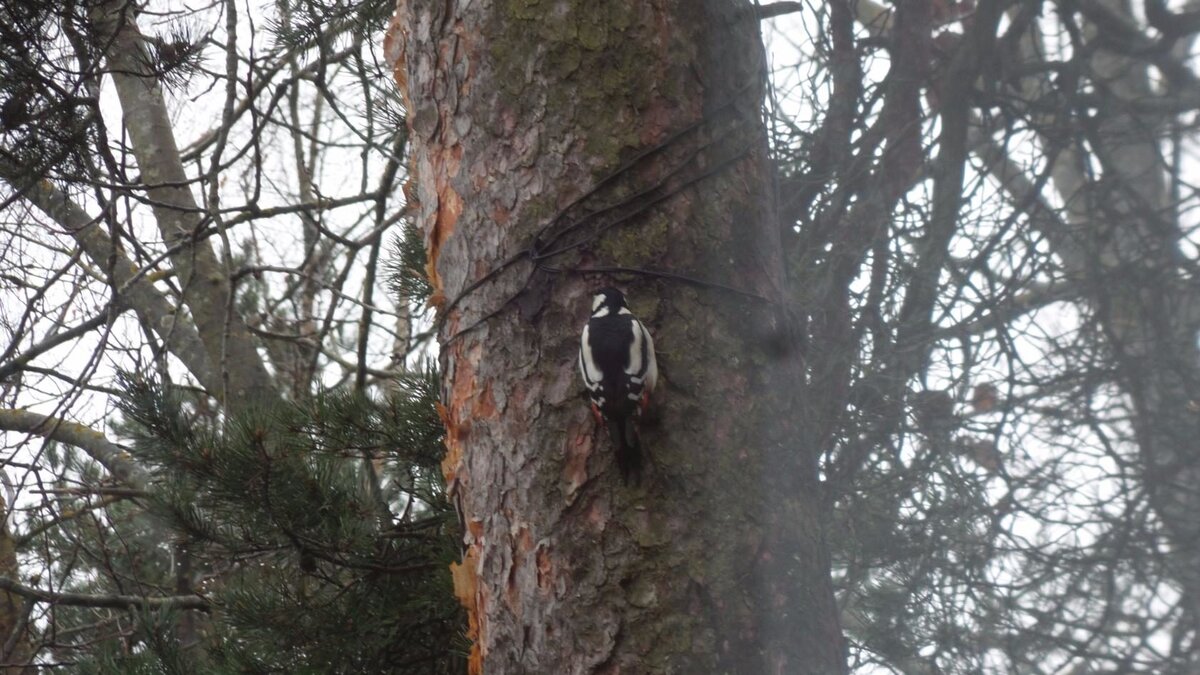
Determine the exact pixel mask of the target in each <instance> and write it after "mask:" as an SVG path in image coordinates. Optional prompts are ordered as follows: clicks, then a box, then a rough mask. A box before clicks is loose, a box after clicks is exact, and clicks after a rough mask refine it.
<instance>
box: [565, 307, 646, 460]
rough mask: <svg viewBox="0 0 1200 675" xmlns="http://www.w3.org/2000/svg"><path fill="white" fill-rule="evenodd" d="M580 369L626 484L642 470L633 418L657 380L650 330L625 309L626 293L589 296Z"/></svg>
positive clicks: (580, 351)
mask: <svg viewBox="0 0 1200 675" xmlns="http://www.w3.org/2000/svg"><path fill="white" fill-rule="evenodd" d="M579 372H580V373H582V374H583V384H584V385H585V386H586V387H587V390H588V396H589V397H590V398H591V400H592V411H593V412H594V413H595V415H596V421H597V422H599V421H600V420H601V419H603V421H605V422H606V423H607V424H608V433H609V436H611V437H612V441H613V446H614V447H615V448H616V454H617V468H618V469H620V470H621V476H622V477H623V478H624V479H625V481H626V482H629V481H630V479H631V478H634V477H636V476H637V475H638V473H639V472H640V471H641V468H642V449H641V442H640V441H639V439H638V432H637V426H636V424H635V421H636V420H637V418H638V417H640V416H641V414H642V411H643V410H645V408H646V405H647V404H648V403H649V401H650V393H651V392H652V391H654V385H656V384H658V362H657V361H656V360H655V358H654V339H653V338H651V337H650V331H648V330H646V327H645V326H644V325H642V322H641V321H638V320H637V318H636V317H635V316H634V315H633V312H630V311H629V305H627V304H625V296H624V295H622V294H621V291H618V290H617V289H615V288H602V289H600V290H598V291H596V294H595V295H594V296H592V316H591V318H589V319H588V322H587V324H585V325H584V327H583V336H582V338H581V340H580V346H579Z"/></svg>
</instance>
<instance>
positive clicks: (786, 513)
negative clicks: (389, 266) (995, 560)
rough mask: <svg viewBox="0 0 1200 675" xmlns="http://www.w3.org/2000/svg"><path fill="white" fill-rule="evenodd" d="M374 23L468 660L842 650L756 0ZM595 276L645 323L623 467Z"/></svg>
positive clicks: (424, 9) (690, 667)
mask: <svg viewBox="0 0 1200 675" xmlns="http://www.w3.org/2000/svg"><path fill="white" fill-rule="evenodd" d="M389 41H390V44H389V49H390V56H391V57H392V58H394V59H395V60H396V63H395V74H396V77H397V80H398V82H399V84H400V86H401V89H402V91H403V92H404V94H405V99H406V104H407V109H408V113H409V116H408V121H409V126H410V132H411V142H412V151H413V154H412V160H411V161H412V171H413V175H414V179H413V180H414V182H415V190H414V192H415V197H416V202H415V204H414V205H413V212H414V214H415V217H416V219H417V221H418V223H419V225H420V226H421V227H422V228H423V229H424V232H425V234H426V242H427V248H428V253H429V270H428V271H429V275H430V278H431V281H432V282H433V284H434V287H435V301H436V302H437V303H438V304H439V306H440V319H441V321H442V323H441V328H440V338H441V343H442V350H441V360H442V366H443V373H444V377H445V381H444V403H445V410H444V414H445V421H446V424H447V456H446V459H445V462H444V465H443V466H444V468H445V471H446V475H447V479H448V482H449V484H450V489H451V491H452V494H454V495H455V498H456V499H457V501H458V503H459V508H460V511H461V513H462V516H463V519H464V521H465V524H466V528H465V530H466V534H465V544H466V552H465V555H464V560H463V563H462V566H460V567H459V568H457V569H456V571H455V572H456V573H455V576H456V586H457V588H456V590H457V592H458V593H459V595H460V597H461V598H462V599H463V600H464V602H465V604H467V606H468V609H469V611H470V615H471V616H470V623H471V632H472V635H471V637H472V638H473V640H474V645H475V646H474V651H473V654H472V659H471V668H472V671H473V672H481V671H482V670H486V672H488V673H531V672H540V673H619V672H625V673H723V672H729V673H840V672H844V670H845V656H844V645H843V641H842V638H841V632H840V627H839V625H838V615H837V609H836V606H835V602H834V598H833V593H832V587H831V583H830V578H829V557H828V551H827V548H826V545H825V542H824V537H823V527H822V525H823V522H824V513H823V511H822V506H821V504H822V500H821V499H820V496H819V489H818V488H819V483H818V480H817V471H816V456H815V453H814V452H813V449H812V448H808V447H804V446H803V444H802V441H801V439H802V438H804V434H803V433H802V432H803V431H804V430H803V429H802V428H800V425H799V424H798V422H797V421H796V420H798V419H800V418H801V416H800V415H799V414H798V412H797V411H798V409H799V403H800V401H798V400H797V395H798V393H799V392H800V391H801V387H802V382H803V370H802V366H801V363H800V357H799V355H798V354H797V353H796V351H795V350H794V349H792V348H791V344H792V341H791V340H790V339H789V335H790V330H789V322H788V316H789V312H787V311H786V310H785V309H784V305H783V303H781V302H780V301H779V298H780V296H781V289H782V288H783V286H784V284H783V265H782V260H781V257H780V251H781V247H780V245H779V240H778V237H779V231H778V227H777V222H776V219H775V217H774V211H773V199H772V194H771V189H770V188H771V181H770V179H769V173H768V169H767V145H766V141H765V133H764V128H763V124H762V120H761V116H760V102H761V97H762V93H763V92H762V83H763V81H764V78H765V67H764V62H763V54H762V47H761V42H760V38H759V36H758V26H757V21H756V20H755V16H754V12H753V7H752V5H750V4H748V3H744V2H735V1H734V0H707V1H706V2H703V3H692V2H684V1H682V0H677V1H676V2H659V3H644V2H634V1H633V0H615V1H613V2H608V3H558V4H553V3H549V2H540V1H539V0H522V1H520V2H503V3H501V2H489V1H488V0H474V1H471V2H467V1H465V0H464V1H462V2H451V3H444V2H431V1H428V0H401V2H400V3H399V7H398V11H397V15H396V18H395V20H394V22H393V27H392V30H391V31H390V34H389ZM615 268H621V269H623V270H625V271H626V273H623V274H613V272H614V269H615ZM631 269H639V270H643V272H642V273H629V272H628V270H631ZM587 270H591V271H592V272H591V273H585V272H586V271H587ZM597 270H603V271H605V272H607V273H606V274H601V273H599V272H598V271H597ZM645 270H657V271H659V272H662V271H668V272H669V273H670V274H673V275H682V276H686V277H688V278H689V279H690V280H691V281H690V282H688V283H684V282H683V280H681V279H680V278H678V277H672V276H668V275H663V274H658V273H651V274H647V273H645ZM699 278H703V279H704V280H706V282H707V283H703V282H701V283H697V281H696V280H697V279H699ZM609 282H616V283H617V284H618V285H620V286H622V287H623V288H624V289H625V290H626V291H627V295H628V296H629V297H630V301H631V304H632V307H633V310H634V313H635V314H637V315H638V316H639V317H640V318H642V320H643V321H644V322H646V324H647V325H648V326H649V327H650V329H651V332H652V333H653V334H654V336H655V340H656V342H657V345H658V351H659V362H660V368H661V372H662V382H661V383H660V387H659V391H658V392H657V394H656V397H655V400H654V402H653V404H652V411H653V414H652V415H651V419H648V420H646V422H645V424H643V433H642V437H643V445H644V446H645V447H646V448H647V449H648V451H649V453H650V455H651V457H652V467H651V468H650V470H649V471H648V474H647V476H646V478H645V480H644V481H643V483H642V484H641V485H640V486H626V485H624V484H623V483H622V482H621V480H620V478H619V477H618V475H617V471H616V468H615V466H614V462H613V458H612V449H611V447H610V444H609V440H608V438H607V436H606V434H605V433H603V429H600V428H597V427H596V426H595V425H594V423H593V421H592V419H591V415H590V413H589V412H588V408H587V404H586V403H585V399H584V397H583V390H582V385H581V384H580V383H579V380H578V377H579V376H578V373H577V371H576V365H575V364H576V353H577V349H578V339H579V332H580V330H581V328H582V325H583V322H584V321H585V320H586V317H587V314H588V311H589V309H590V307H589V301H590V291H591V290H592V289H593V288H595V287H597V286H600V285H604V284H606V283H609ZM734 289H736V290H734Z"/></svg>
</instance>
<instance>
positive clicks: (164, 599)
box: [0, 577, 212, 612]
mask: <svg viewBox="0 0 1200 675" xmlns="http://www.w3.org/2000/svg"><path fill="white" fill-rule="evenodd" d="M0 590H4V591H7V592H9V593H16V594H17V595H20V596H22V597H24V598H28V599H30V600H33V601H36V602H48V603H51V604H55V605H70V606H72V607H106V608H109V609H167V608H169V609H198V610H200V611H202V612H207V611H209V610H210V609H211V608H212V606H211V605H210V604H209V602H208V601H207V600H205V599H204V598H202V597H200V596H198V595H168V596H161V597H143V596H138V595H117V594H113V595H88V594H86V593H60V592H55V591H47V590H42V589H40V588H34V587H32V586H26V585H25V584H22V583H20V582H18V581H15V580H13V579H9V578H8V577H0Z"/></svg>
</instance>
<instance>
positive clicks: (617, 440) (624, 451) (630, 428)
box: [608, 415, 642, 484]
mask: <svg viewBox="0 0 1200 675" xmlns="http://www.w3.org/2000/svg"><path fill="white" fill-rule="evenodd" d="M608 435H609V436H611V437H612V442H613V447H614V448H616V452H617V469H619V470H620V471H621V478H623V479H625V483H626V484H628V483H630V482H636V481H637V479H638V477H639V476H640V475H641V473H642V444H641V440H640V439H639V438H638V433H637V427H635V426H634V424H633V416H632V415H629V416H624V417H621V418H616V417H610V418H609V419H608Z"/></svg>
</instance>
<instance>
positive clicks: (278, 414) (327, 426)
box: [90, 371, 462, 673]
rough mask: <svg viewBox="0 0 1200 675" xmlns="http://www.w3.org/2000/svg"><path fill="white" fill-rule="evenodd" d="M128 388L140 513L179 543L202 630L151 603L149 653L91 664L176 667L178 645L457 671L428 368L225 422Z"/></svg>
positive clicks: (239, 665) (283, 667) (328, 662)
mask: <svg viewBox="0 0 1200 675" xmlns="http://www.w3.org/2000/svg"><path fill="white" fill-rule="evenodd" d="M126 384H127V391H128V392H129V396H128V398H127V399H126V400H125V401H124V403H123V406H122V412H123V413H124V417H125V419H126V421H127V422H126V425H125V429H124V432H125V433H128V434H129V435H130V437H131V438H132V441H133V442H132V445H131V452H132V454H133V455H134V456H135V458H136V459H137V460H138V461H139V462H140V463H142V464H143V465H144V466H147V467H149V468H150V470H151V472H152V473H151V476H152V478H151V481H150V482H151V484H152V486H153V487H152V489H151V495H150V496H149V497H148V499H147V501H148V502H149V506H150V508H149V511H150V512H151V513H153V514H157V515H158V517H159V518H160V519H161V521H162V522H161V523H160V525H161V526H163V527H166V529H167V531H169V532H172V533H174V534H175V535H177V536H178V537H179V538H180V540H182V541H186V545H187V548H188V551H189V557H190V559H191V561H192V565H193V567H194V569H193V574H192V580H193V581H194V582H195V586H194V589H193V590H194V592H195V593H197V594H199V595H201V596H202V597H204V598H205V599H207V600H208V601H209V603H210V613H211V616H212V619H211V621H210V622H207V623H206V627H205V629H204V630H205V631H209V632H210V633H211V634H208V635H202V636H200V637H199V638H198V642H197V644H196V645H188V644H186V642H185V641H183V640H177V639H172V636H171V635H170V634H171V633H172V632H173V631H175V630H177V627H178V626H179V625H181V624H180V622H179V621H177V620H164V619H163V618H162V617H154V616H149V615H145V616H142V617H141V618H140V620H141V621H142V623H143V624H144V626H145V632H146V640H145V642H144V646H145V647H146V649H145V650H142V653H140V654H138V655H136V656H133V657H128V656H127V657H117V656H116V655H114V654H111V653H108V654H106V653H103V652H102V653H99V654H97V655H96V659H95V662H94V663H92V664H90V667H94V668H96V669H97V670H96V672H114V671H119V672H129V669H130V668H137V667H138V664H137V663H136V662H143V661H150V662H153V664H154V665H151V663H143V664H142V665H144V666H146V667H149V668H165V669H166V670H168V671H172V670H174V668H173V667H172V665H171V664H172V663H180V654H179V651H180V650H186V651H187V658H186V659H185V661H186V662H191V663H193V664H195V663H204V664H205V665H204V670H205V671H206V672H208V671H211V672H402V673H449V672H457V671H458V670H460V669H461V662H460V661H459V659H458V657H457V653H459V652H460V649H459V647H460V646H461V645H458V644H457V643H458V640H459V639H460V635H461V628H460V625H461V623H462V617H461V610H460V609H459V608H458V606H457V603H455V602H454V600H453V596H452V593H451V591H450V579H449V574H448V567H447V566H448V564H449V563H450V561H451V560H453V559H454V558H455V557H456V555H457V551H456V550H455V548H454V541H455V540H456V537H455V536H454V535H453V530H454V529H455V528H456V527H457V525H456V521H455V516H454V511H453V509H452V508H451V507H450V506H449V504H448V503H447V501H446V499H445V495H444V492H443V488H442V479H441V476H440V472H439V470H438V467H437V463H438V460H439V457H440V452H441V450H440V448H441V426H440V424H439V421H438V417H437V412H436V409H435V406H434V402H435V401H436V396H437V393H436V388H437V374H436V373H435V372H433V371H426V372H424V373H420V374H417V375H414V376H411V377H409V378H408V379H405V380H403V381H402V382H401V383H400V386H398V387H396V388H395V389H394V391H393V392H392V394H391V395H389V396H388V397H386V398H383V399H382V400H376V399H372V398H370V397H368V396H365V395H363V394H361V393H356V392H344V391H327V392H324V393H322V394H321V395H318V396H316V397H314V398H313V399H312V400H311V401H309V402H306V403H304V404H295V403H284V404H276V405H274V406H273V407H269V408H266V407H264V408H261V409H259V410H256V411H254V412H253V413H250V414H246V415H243V416H240V417H238V418H235V419H228V420H224V423H223V424H220V425H213V424H206V423H204V422H203V421H201V420H198V419H197V418H195V417H191V416H189V405H188V402H187V401H186V399H185V398H183V397H181V396H180V395H178V394H177V393H176V392H173V391H172V390H171V389H170V388H169V387H163V386H160V385H158V384H155V383H152V382H149V381H147V380H144V379H140V378H137V377H129V378H127V382H126ZM369 472H376V473H377V475H378V476H379V477H380V478H382V480H380V481H378V483H379V484H382V486H383V487H382V488H381V489H380V490H372V489H370V488H369V487H368V486H369V485H371V484H374V483H375V481H369V480H367V475H368V473H369ZM162 583H163V584H164V585H169V584H170V583H171V582H170V581H169V580H167V579H165V578H164V579H163V581H162ZM159 629H161V630H159ZM130 659H132V661H131V660H130Z"/></svg>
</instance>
